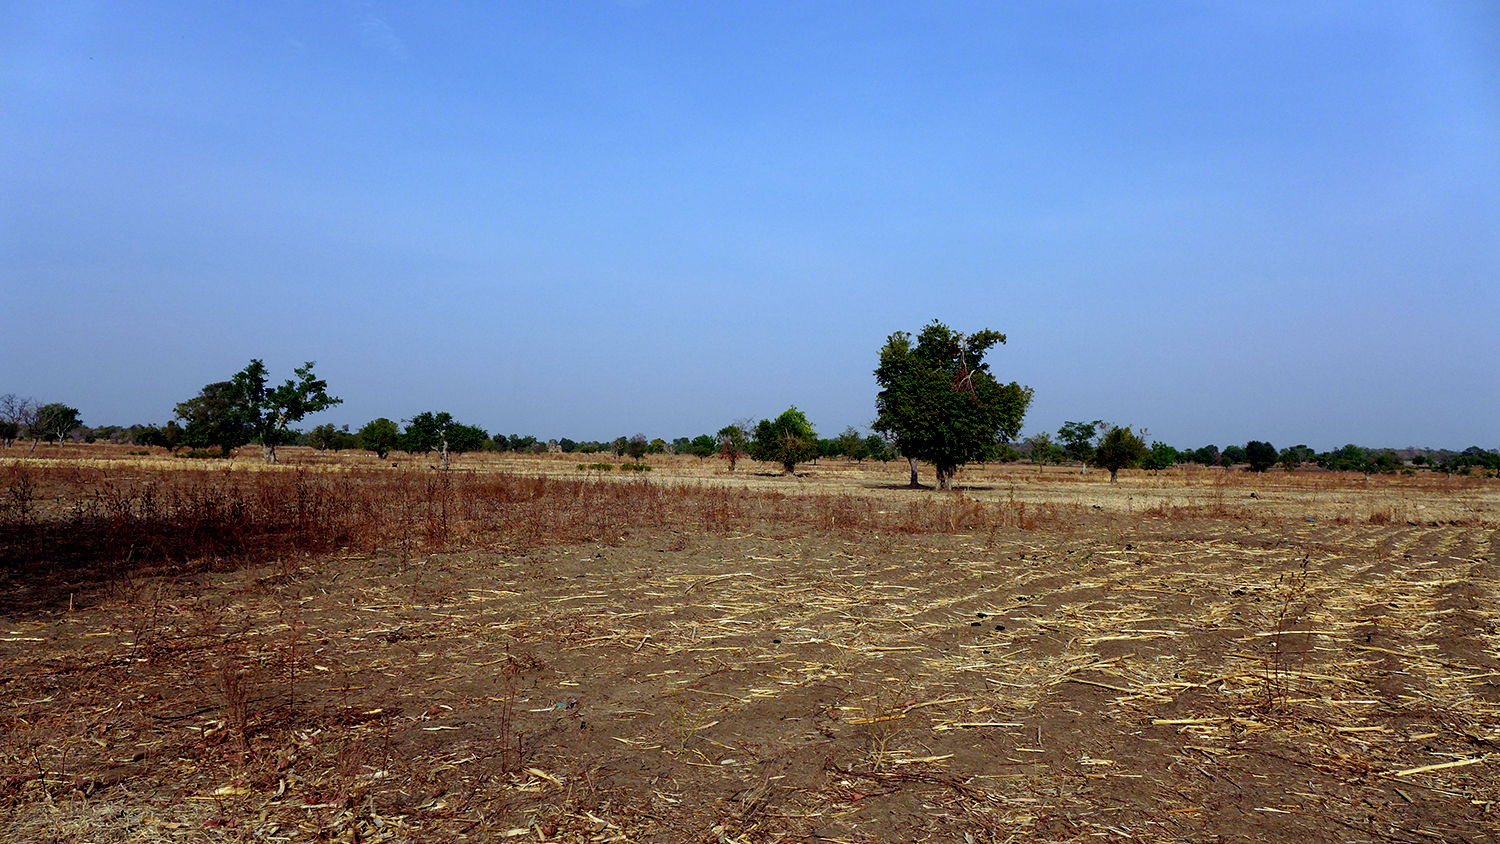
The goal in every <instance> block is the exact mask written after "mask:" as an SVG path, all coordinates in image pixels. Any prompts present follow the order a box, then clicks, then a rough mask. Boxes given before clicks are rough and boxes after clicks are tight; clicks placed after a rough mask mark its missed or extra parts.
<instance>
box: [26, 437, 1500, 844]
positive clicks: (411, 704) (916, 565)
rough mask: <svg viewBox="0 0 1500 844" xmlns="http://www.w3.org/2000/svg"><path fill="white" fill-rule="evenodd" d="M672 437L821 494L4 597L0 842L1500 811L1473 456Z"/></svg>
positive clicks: (959, 837)
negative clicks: (833, 459) (1019, 509)
mask: <svg viewBox="0 0 1500 844" xmlns="http://www.w3.org/2000/svg"><path fill="white" fill-rule="evenodd" d="M63 459H66V458H63ZM308 460H309V461H310V460H311V458H308ZM572 462H573V463H576V460H575V461H572ZM710 465H712V464H710ZM521 467H522V464H520V463H510V464H498V468H502V469H510V470H515V469H517V468H521ZM691 467H692V464H683V469H682V471H680V472H678V473H676V474H673V473H672V472H671V471H670V468H667V469H663V470H662V471H661V472H659V473H658V474H657V475H656V477H654V478H653V479H652V482H653V483H667V482H669V481H671V480H672V479H674V478H675V481H674V482H713V483H739V484H746V483H748V484H749V485H751V486H753V487H755V488H763V489H766V490H769V492H768V494H774V495H785V496H787V499H786V501H787V502H788V503H787V505H786V506H791V507H800V506H806V507H819V508H823V509H824V510H826V511H828V513H829V517H828V518H827V519H825V520H823V523H822V524H814V523H790V522H786V521H780V520H774V519H768V520H765V521H763V522H760V523H756V524H751V525H742V526H738V527H735V528H734V529H732V530H715V529H713V527H712V526H711V525H708V524H701V523H696V522H693V521H691V520H681V521H679V522H677V523H675V524H673V525H670V526H667V527H662V528H659V529H647V530H632V531H630V532H628V533H626V534H625V535H619V536H600V537H597V538H596V541H594V542H591V543H583V544H569V545H562V546H551V547H539V548H536V549H532V550H528V551H524V552H501V551H495V550H484V549H476V550H468V551H454V552H450V553H444V554H420V555H414V556H408V557H404V558H403V557H399V556H364V555H348V554H345V555H334V556H330V557H327V558H300V559H295V560H281V561H277V562H276V563H275V564H273V565H268V566H255V567H247V568H240V569H236V570H230V571H209V572H197V573H193V574H189V575H181V576H175V577H141V578H135V579H130V580H128V581H124V582H120V583H116V584H113V585H111V586H110V588H108V589H99V590H96V591H93V592H88V593H81V594H80V595H79V598H78V601H77V602H76V604H75V606H73V607H72V608H71V609H69V608H61V607H44V606H31V605H25V604H20V603H15V602H3V603H0V673H3V676H0V700H3V702H4V708H3V710H0V839H4V840H8V841H101V842H103V841H122V842H123V841H156V840H173V841H200V840H253V841H307V840H336V841H492V840H538V841H589V842H605V841H639V842H686V841H693V842H698V841H702V842H760V841H829V842H838V841H849V842H865V841H893V842H894V841H968V842H1007V841H1018V842H1019V841H1039V842H1053V841H1084V840H1089V841H1092V840H1097V839H1100V838H1103V839H1107V840H1141V841H1195V842H1196V841H1339V842H1344V841H1347V842H1355V841H1399V842H1421V841H1495V840H1500V833H1497V829H1500V803H1497V801H1500V774H1497V765H1500V753H1497V748H1500V628H1497V623H1500V610H1497V606H1500V605H1497V591H1500V569H1497V552H1500V531H1497V521H1496V520H1495V516H1494V512H1495V511H1494V509H1493V505H1494V501H1495V494H1496V490H1495V488H1494V482H1488V483H1487V484H1477V485H1476V484H1470V485H1467V486H1463V487H1452V486H1447V487H1444V486H1442V485H1440V484H1438V482H1437V481H1433V482H1432V483H1429V484H1426V485H1420V484H1414V483H1413V484H1409V485H1406V486H1402V485H1400V483H1398V482H1396V481H1392V482H1389V483H1387V484H1386V485H1384V486H1381V485H1380V484H1381V483H1382V482H1381V481H1380V479H1375V480H1374V481H1373V483H1374V484H1376V487H1374V488H1372V487H1371V486H1370V485H1369V484H1370V483H1372V482H1366V483H1365V485H1363V486H1361V484H1360V482H1359V481H1356V480H1349V481H1344V482H1340V483H1335V482H1334V481H1333V480H1323V481H1317V482H1314V481H1302V480H1300V479H1299V480H1296V482H1293V479H1287V480H1286V481H1285V482H1283V483H1280V484H1278V483H1275V482H1272V481H1269V480H1264V479H1259V480H1248V479H1246V480H1243V481H1241V480H1238V479H1236V480H1235V482H1234V483H1225V482H1222V481H1219V480H1217V479H1213V480H1204V479H1202V478H1199V479H1196V480H1195V479H1194V478H1193V477H1191V476H1182V477H1179V478H1177V479H1176V480H1174V479H1173V478H1171V477H1168V478H1166V479H1162V478H1152V477H1150V476H1144V475H1141V476H1131V477H1127V478H1126V479H1125V480H1126V483H1123V484H1121V485H1119V486H1117V487H1109V486H1108V485H1107V484H1102V483H1100V482H1099V480H1098V479H1097V478H1093V479H1083V478H1078V477H1077V476H1073V475H1069V476H1068V477H1066V478H1064V477H1060V476H1055V475H1043V476H1041V478H1040V479H1037V478H1032V477H1031V474H1030V472H1031V471H1034V470H1025V471H1016V472H1012V473H1009V474H1005V473H999V474H990V475H986V474H983V473H973V474H970V475H967V476H966V478H967V479H968V481H969V485H970V489H969V490H968V491H967V493H965V494H966V495H968V496H971V497H973V498H975V499H977V500H982V499H985V498H989V499H995V500H999V499H1004V498H1006V497H1007V496H1009V497H1010V499H1011V500H1015V499H1017V498H1019V499H1023V500H1026V501H1031V502H1038V504H1037V506H1039V507H1040V506H1043V505H1045V504H1046V503H1048V502H1051V503H1052V504H1053V505H1054V506H1055V508H1056V509H1054V510H1053V518H1051V519H1049V520H1047V522H1046V524H1045V525H1042V526H1033V527H1032V529H1025V528H1024V526H1018V525H1011V526H998V525H997V526H991V527H990V528H989V529H987V530H973V529H972V527H969V528H965V529H963V530H958V529H956V530H954V531H952V532H940V533H933V534H920V535H914V534H901V533H895V534H885V535H876V534H870V533H867V532H862V531H856V530H852V529H848V528H847V527H843V526H841V520H840V519H839V517H838V508H839V507H840V506H846V503H847V499H830V498H828V497H827V495H828V494H829V493H830V491H832V490H838V491H840V494H846V493H847V494H852V495H862V496H876V497H879V498H880V500H882V501H889V502H890V504H891V506H892V507H899V506H902V505H903V503H904V502H906V501H909V500H911V499H913V498H914V497H920V496H933V495H936V494H937V493H932V492H925V491H906V490H894V489H889V487H891V486H894V485H895V484H894V483H893V481H899V480H900V479H901V478H900V475H901V471H902V467H898V466H892V467H889V468H886V469H884V470H881V471H877V470H874V469H864V468H860V469H857V470H856V469H849V470H848V471H847V472H845V473H844V474H842V475H841V474H839V473H837V472H835V471H834V470H833V469H831V468H829V469H822V470H817V469H815V470H813V471H812V472H810V473H809V475H808V476H805V477H803V478H802V479H785V478H772V477H759V478H757V477H755V476H753V475H752V476H751V477H750V479H749V480H748V481H747V480H745V478H744V477H743V472H742V477H739V478H734V479H726V478H724V477H723V473H722V472H720V473H718V474H716V475H713V476H712V477H710V474H711V473H709V472H707V471H704V473H703V476H702V477H695V476H694V473H693V472H694V470H692V468H691ZM526 468H528V469H529V470H532V471H538V472H558V473H561V472H567V471H576V469H575V468H574V467H573V466H572V463H564V462H562V461H556V460H554V461H550V462H546V461H538V462H535V463H533V464H526ZM882 471H883V474H882V473H881V472H882ZM819 472H822V473H823V474H822V475H819V474H818V473H819ZM1198 481H1201V483H1199V482H1198ZM1216 484H1217V487H1216V486H1215V485H1216ZM1320 484H1321V485H1320ZM1250 492H1255V493H1256V497H1255V499H1254V500H1253V502H1251V501H1250V500H1249V493H1250ZM943 494H944V495H946V493H943ZM1122 499H1123V500H1122ZM840 501H845V502H846V503H845V505H841V504H840ZM1312 513H1316V514H1317V515H1307V514H1312ZM1433 513H1445V514H1450V513H1464V514H1467V516H1465V517H1464V518H1462V519H1455V520H1451V521H1449V520H1428V519H1425V518H1422V517H1421V516H1425V515H1430V514H1433ZM1408 517H1412V518H1408ZM1452 521H1457V523H1456V524H1455V523H1451V522H1452ZM1021 524H1023V525H1024V520H1023V522H1022V523H1021Z"/></svg>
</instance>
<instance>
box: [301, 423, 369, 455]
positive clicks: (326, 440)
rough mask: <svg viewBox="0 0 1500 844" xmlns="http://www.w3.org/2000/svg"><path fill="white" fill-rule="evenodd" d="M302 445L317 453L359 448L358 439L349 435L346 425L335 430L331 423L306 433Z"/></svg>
mask: <svg viewBox="0 0 1500 844" xmlns="http://www.w3.org/2000/svg"><path fill="white" fill-rule="evenodd" d="M302 443H303V445H309V446H312V447H313V448H316V449H317V450H319V451H326V450H331V451H343V450H344V449H346V448H359V437H357V436H355V435H354V434H351V433H349V426H348V425H345V426H343V427H342V428H335V427H334V426H333V423H332V422H329V423H326V424H323V425H319V426H317V427H316V428H313V429H312V430H311V431H308V432H307V434H306V435H305V436H303V437H302Z"/></svg>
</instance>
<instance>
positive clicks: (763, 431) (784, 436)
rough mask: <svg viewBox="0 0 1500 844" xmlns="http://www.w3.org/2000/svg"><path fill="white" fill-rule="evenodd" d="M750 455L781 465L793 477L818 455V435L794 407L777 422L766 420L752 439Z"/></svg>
mask: <svg viewBox="0 0 1500 844" xmlns="http://www.w3.org/2000/svg"><path fill="white" fill-rule="evenodd" d="M750 456H751V457H753V458H755V459H756V460H764V461H766V462H767V463H780V464H781V465H782V466H783V467H784V468H785V469H786V471H787V473H788V474H791V472H792V470H793V469H795V468H796V466H797V464H798V463H801V462H802V461H804V460H811V459H813V458H814V457H816V456H818V432H817V431H814V430H813V426H812V423H811V422H809V421H807V417H806V416H804V415H802V411H800V410H798V409H797V408H796V407H791V408H788V409H787V410H786V412H784V413H782V414H781V415H780V416H778V417H776V418H775V419H762V420H760V423H759V424H757V425H756V426H755V436H754V438H752V439H751V440H750Z"/></svg>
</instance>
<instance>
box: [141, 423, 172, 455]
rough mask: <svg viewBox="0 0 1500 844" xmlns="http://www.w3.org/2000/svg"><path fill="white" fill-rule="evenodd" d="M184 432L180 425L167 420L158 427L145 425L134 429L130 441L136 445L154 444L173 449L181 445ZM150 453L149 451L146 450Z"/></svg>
mask: <svg viewBox="0 0 1500 844" xmlns="http://www.w3.org/2000/svg"><path fill="white" fill-rule="evenodd" d="M183 436H184V432H183V429H182V426H181V425H178V424H177V423H176V422H168V423H167V424H165V425H163V426H161V427H160V428H158V427H156V426H155V425H147V426H145V427H142V428H138V429H136V430H135V431H134V432H133V433H132V434H131V441H132V442H134V443H135V444H136V445H144V446H156V447H158V448H165V449H168V450H170V451H175V450H176V449H177V447H178V446H180V445H183V444H184V443H183ZM146 453H147V454H150V452H149V451H148V452H146Z"/></svg>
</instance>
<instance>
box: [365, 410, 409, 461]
mask: <svg viewBox="0 0 1500 844" xmlns="http://www.w3.org/2000/svg"><path fill="white" fill-rule="evenodd" d="M358 440H359V447H360V448H362V449H365V450H366V451H373V452H375V456H376V457H379V458H380V459H381V460H384V459H385V457H386V455H387V454H390V453H391V452H392V451H395V450H396V449H398V448H400V447H401V426H399V425H397V424H396V423H395V422H392V421H391V420H389V419H387V418H385V417H384V416H382V417H380V418H379V419H374V420H371V421H369V422H366V423H365V426H364V427H363V428H360V429H359V435H358Z"/></svg>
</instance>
